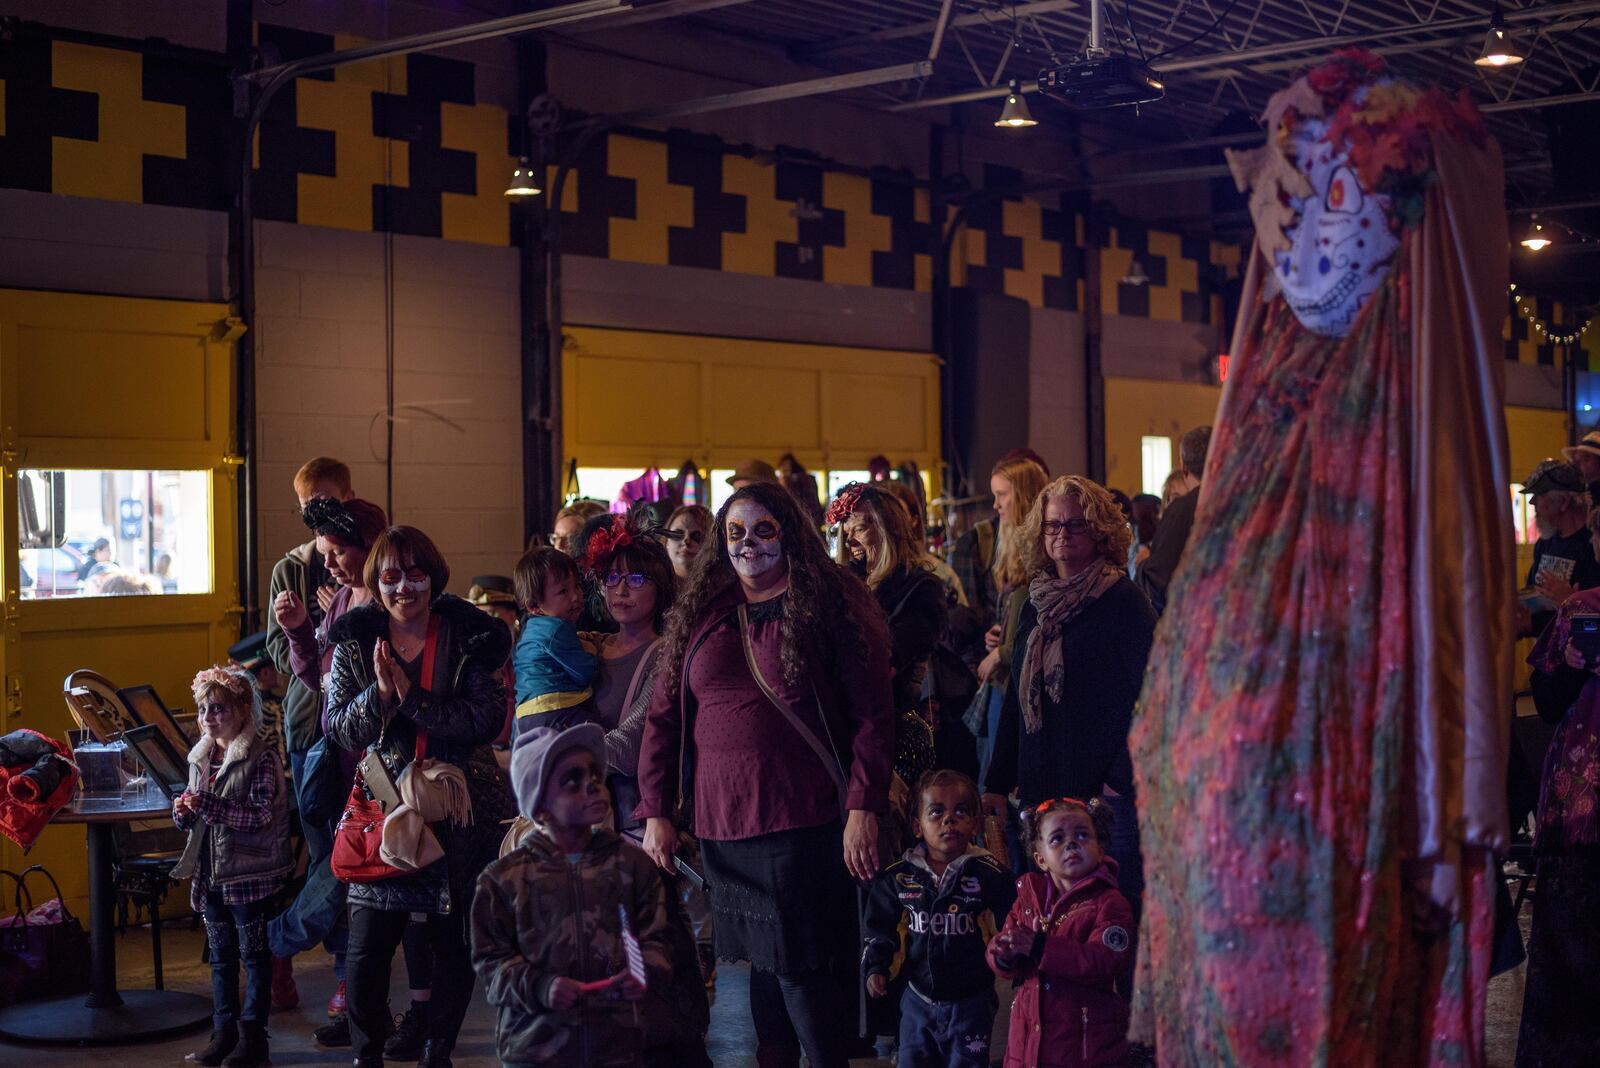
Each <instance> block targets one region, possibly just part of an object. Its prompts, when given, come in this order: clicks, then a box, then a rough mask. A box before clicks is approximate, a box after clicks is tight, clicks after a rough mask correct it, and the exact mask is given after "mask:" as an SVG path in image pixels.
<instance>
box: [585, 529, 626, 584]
mask: <svg viewBox="0 0 1600 1068" xmlns="http://www.w3.org/2000/svg"><path fill="white" fill-rule="evenodd" d="M632 544H633V535H632V534H631V533H629V531H628V524H627V523H626V522H624V521H623V518H622V517H621V516H620V515H614V516H612V517H611V525H610V526H609V527H601V528H600V529H599V530H597V531H595V532H594V533H593V534H591V535H589V544H588V546H587V547H586V548H585V550H584V553H583V559H582V560H580V561H578V566H579V567H580V568H582V569H583V570H584V571H585V572H587V573H589V574H591V575H593V574H598V573H599V569H600V567H601V566H602V565H604V564H608V563H610V562H611V557H613V556H615V555H616V554H617V552H619V551H620V550H622V549H624V548H626V547H627V546H629V545H632Z"/></svg>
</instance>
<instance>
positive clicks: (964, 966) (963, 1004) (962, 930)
mask: <svg viewBox="0 0 1600 1068" xmlns="http://www.w3.org/2000/svg"><path fill="white" fill-rule="evenodd" d="M916 796H917V820H916V825H915V833H916V834H917V836H918V837H919V838H921V841H920V842H918V843H917V844H916V845H914V846H912V847H911V848H910V849H908V850H906V852H905V855H904V856H902V857H901V858H900V859H899V860H897V861H895V862H894V863H893V864H891V865H889V866H888V867H887V868H885V869H884V870H883V871H882V872H880V873H879V874H878V877H877V879H876V880H875V881H874V882H873V884H872V893H871V896H870V897H869V898H868V899H867V916H866V945H865V947H864V949H863V950H862V964H863V971H865V973H866V976H867V992H868V993H869V994H871V995H872V996H873V997H883V996H884V995H885V994H886V993H887V992H888V989H889V978H890V973H891V972H892V971H898V972H899V973H900V974H903V975H904V976H905V977H906V980H907V984H906V990H905V993H904V994H902V995H901V997H900V1054H899V1060H898V1063H899V1064H900V1065H901V1066H902V1068H904V1066H907V1065H922V1064H944V1065H951V1066H953V1068H954V1066H967V1065H971V1066H974V1068H987V1066H988V1064H989V1033H990V1031H991V1030H992V1029H993V1027H994V1014H995V1010H996V1008H997V1003H996V1000H995V993H994V975H993V973H992V972H990V970H989V965H988V963H987V961H986V959H985V957H984V949H985V947H986V946H987V945H988V942H989V939H990V938H992V937H994V934H995V931H996V930H997V928H998V927H999V923H1000V921H1001V920H1002V919H1003V918H1004V917H1005V916H1006V914H1007V913H1008V912H1010V911H1011V903H1012V901H1013V900H1014V899H1015V898H1016V887H1015V886H1014V884H1013V883H1012V880H1011V874H1010V873H1009V872H1007V871H1005V870H1004V869H1003V868H1001V867H1000V865H999V863H998V862H996V861H995V859H994V858H993V857H992V856H990V855H989V854H988V853H987V852H986V851H984V850H982V849H979V848H977V847H975V846H974V845H973V844H972V836H973V833H974V832H975V831H976V829H977V820H978V788H977V786H976V785H974V783H973V782H972V780H971V779H969V778H968V777H967V776H965V775H963V774H961V773H960V772H958V771H948V770H946V771H930V772H928V773H927V774H925V775H923V776H922V778H921V779H920V780H918V782H917V792H916Z"/></svg>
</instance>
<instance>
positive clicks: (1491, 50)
mask: <svg viewBox="0 0 1600 1068" xmlns="http://www.w3.org/2000/svg"><path fill="white" fill-rule="evenodd" d="M1526 58H1527V57H1526V56H1524V55H1523V54H1522V53H1521V52H1519V51H1517V46H1516V45H1514V44H1512V43H1511V39H1510V38H1509V37H1507V36H1506V20H1505V17H1504V16H1502V15H1501V14H1500V5H1499V4H1495V5H1494V12H1493V13H1492V14H1491V15H1490V16H1489V33H1488V36H1486V37H1485V38H1484V39H1483V51H1482V52H1481V53H1480V54H1479V56H1478V58H1477V59H1475V60H1473V61H1472V62H1474V63H1476V64H1477V65H1478V66H1480V67H1509V66H1511V65H1512V64H1515V63H1521V62H1522V61H1523V60H1524V59H1526Z"/></svg>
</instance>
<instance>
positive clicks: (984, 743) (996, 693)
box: [978, 686, 1006, 783]
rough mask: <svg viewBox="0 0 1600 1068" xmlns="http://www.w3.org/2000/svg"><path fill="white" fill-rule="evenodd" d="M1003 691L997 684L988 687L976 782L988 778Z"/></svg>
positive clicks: (997, 732)
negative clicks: (987, 700)
mask: <svg viewBox="0 0 1600 1068" xmlns="http://www.w3.org/2000/svg"><path fill="white" fill-rule="evenodd" d="M1005 699H1006V695H1005V691H1004V690H1002V689H1001V688H1000V687H998V686H991V687H990V688H989V708H988V713H987V714H986V715H985V717H984V723H985V731H984V735H983V737H982V738H980V739H979V740H978V763H979V768H978V782H980V783H982V782H984V781H985V780H986V779H988V778H989V762H990V761H991V760H992V759H994V739H995V736H996V735H997V734H999V733H1000V706H1001V705H1002V704H1003V703H1005Z"/></svg>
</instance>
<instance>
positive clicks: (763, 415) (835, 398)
mask: <svg viewBox="0 0 1600 1068" xmlns="http://www.w3.org/2000/svg"><path fill="white" fill-rule="evenodd" d="M561 372H562V391H561V396H562V444H563V447H564V450H565V454H566V456H567V457H569V458H575V459H577V461H578V462H579V464H581V465H583V466H584V467H594V468H612V469H631V470H634V471H635V472H637V471H638V470H639V469H642V468H645V467H651V466H655V467H659V468H661V469H662V470H663V471H665V472H667V473H668V474H671V473H672V472H674V471H676V470H677V469H678V466H679V465H680V464H682V463H683V462H684V461H685V460H693V461H694V462H695V463H696V464H697V465H699V466H700V467H701V468H702V469H711V470H719V469H727V468H732V467H734V466H736V465H737V464H738V463H740V462H741V461H743V460H746V459H749V458H751V457H760V458H763V459H765V460H767V461H768V462H776V461H777V459H778V458H779V457H780V456H782V455H783V454H784V453H792V454H794V456H795V458H796V459H797V460H799V461H800V462H801V463H802V464H804V465H805V466H806V467H808V468H811V469H814V470H819V471H828V470H832V471H850V470H858V469H861V468H865V467H866V464H867V461H868V460H869V459H871V458H872V457H874V456H877V455H879V454H882V455H884V456H886V457H888V458H889V459H890V461H891V462H893V463H895V464H899V463H902V462H904V461H906V460H914V461H916V462H917V464H918V465H919V466H920V467H921V468H922V470H923V471H925V472H926V471H932V470H934V469H935V468H936V466H937V464H938V462H939V362H938V360H937V359H936V358H935V357H934V356H933V355H932V354H930V353H926V352H904V351H889V350H883V349H854V348H842V347H837V346H829V345H803V344H793V343H788V342H779V341H751V340H743V339H738V338H717V337H699V336H693V335H687V334H666V333H648V332H644V331H637V330H608V329H601V328H594V327H569V328H568V329H567V331H566V343H565V351H564V354H563V359H562V363H561Z"/></svg>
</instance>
